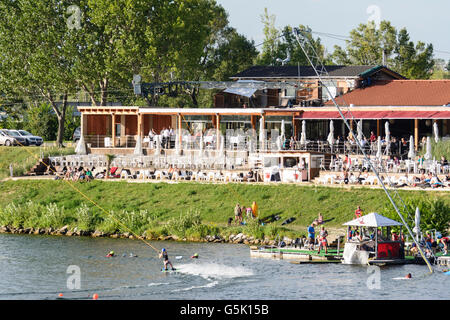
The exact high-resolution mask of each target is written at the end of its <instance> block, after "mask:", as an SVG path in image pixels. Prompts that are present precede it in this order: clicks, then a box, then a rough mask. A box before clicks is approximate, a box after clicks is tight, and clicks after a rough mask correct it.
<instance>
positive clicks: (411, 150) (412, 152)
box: [408, 136, 416, 159]
mask: <svg viewBox="0 0 450 320" xmlns="http://www.w3.org/2000/svg"><path fill="white" fill-rule="evenodd" d="M415 157H416V152H415V150H414V137H413V136H410V137H409V152H408V158H409V159H414V158H415Z"/></svg>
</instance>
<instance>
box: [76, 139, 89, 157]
mask: <svg viewBox="0 0 450 320" xmlns="http://www.w3.org/2000/svg"><path fill="white" fill-rule="evenodd" d="M75 153H76V154H78V155H86V154H87V151H86V143H85V142H84V135H80V140H78V143H77V146H76V148H75Z"/></svg>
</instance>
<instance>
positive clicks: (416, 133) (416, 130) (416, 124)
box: [414, 119, 419, 151]
mask: <svg viewBox="0 0 450 320" xmlns="http://www.w3.org/2000/svg"><path fill="white" fill-rule="evenodd" d="M414 145H415V150H416V151H417V150H418V148H419V119H414Z"/></svg>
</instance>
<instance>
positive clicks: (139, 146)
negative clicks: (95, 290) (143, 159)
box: [133, 136, 144, 156]
mask: <svg viewBox="0 0 450 320" xmlns="http://www.w3.org/2000/svg"><path fill="white" fill-rule="evenodd" d="M133 154H134V155H135V156H142V155H143V154H144V153H143V152H142V137H141V136H138V137H137V140H136V146H135V147H134V152H133Z"/></svg>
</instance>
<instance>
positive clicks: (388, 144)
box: [384, 121, 391, 153]
mask: <svg viewBox="0 0 450 320" xmlns="http://www.w3.org/2000/svg"><path fill="white" fill-rule="evenodd" d="M384 131H385V133H386V153H387V151H388V150H390V148H391V131H390V130H389V121H386V122H385V124H384Z"/></svg>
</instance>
